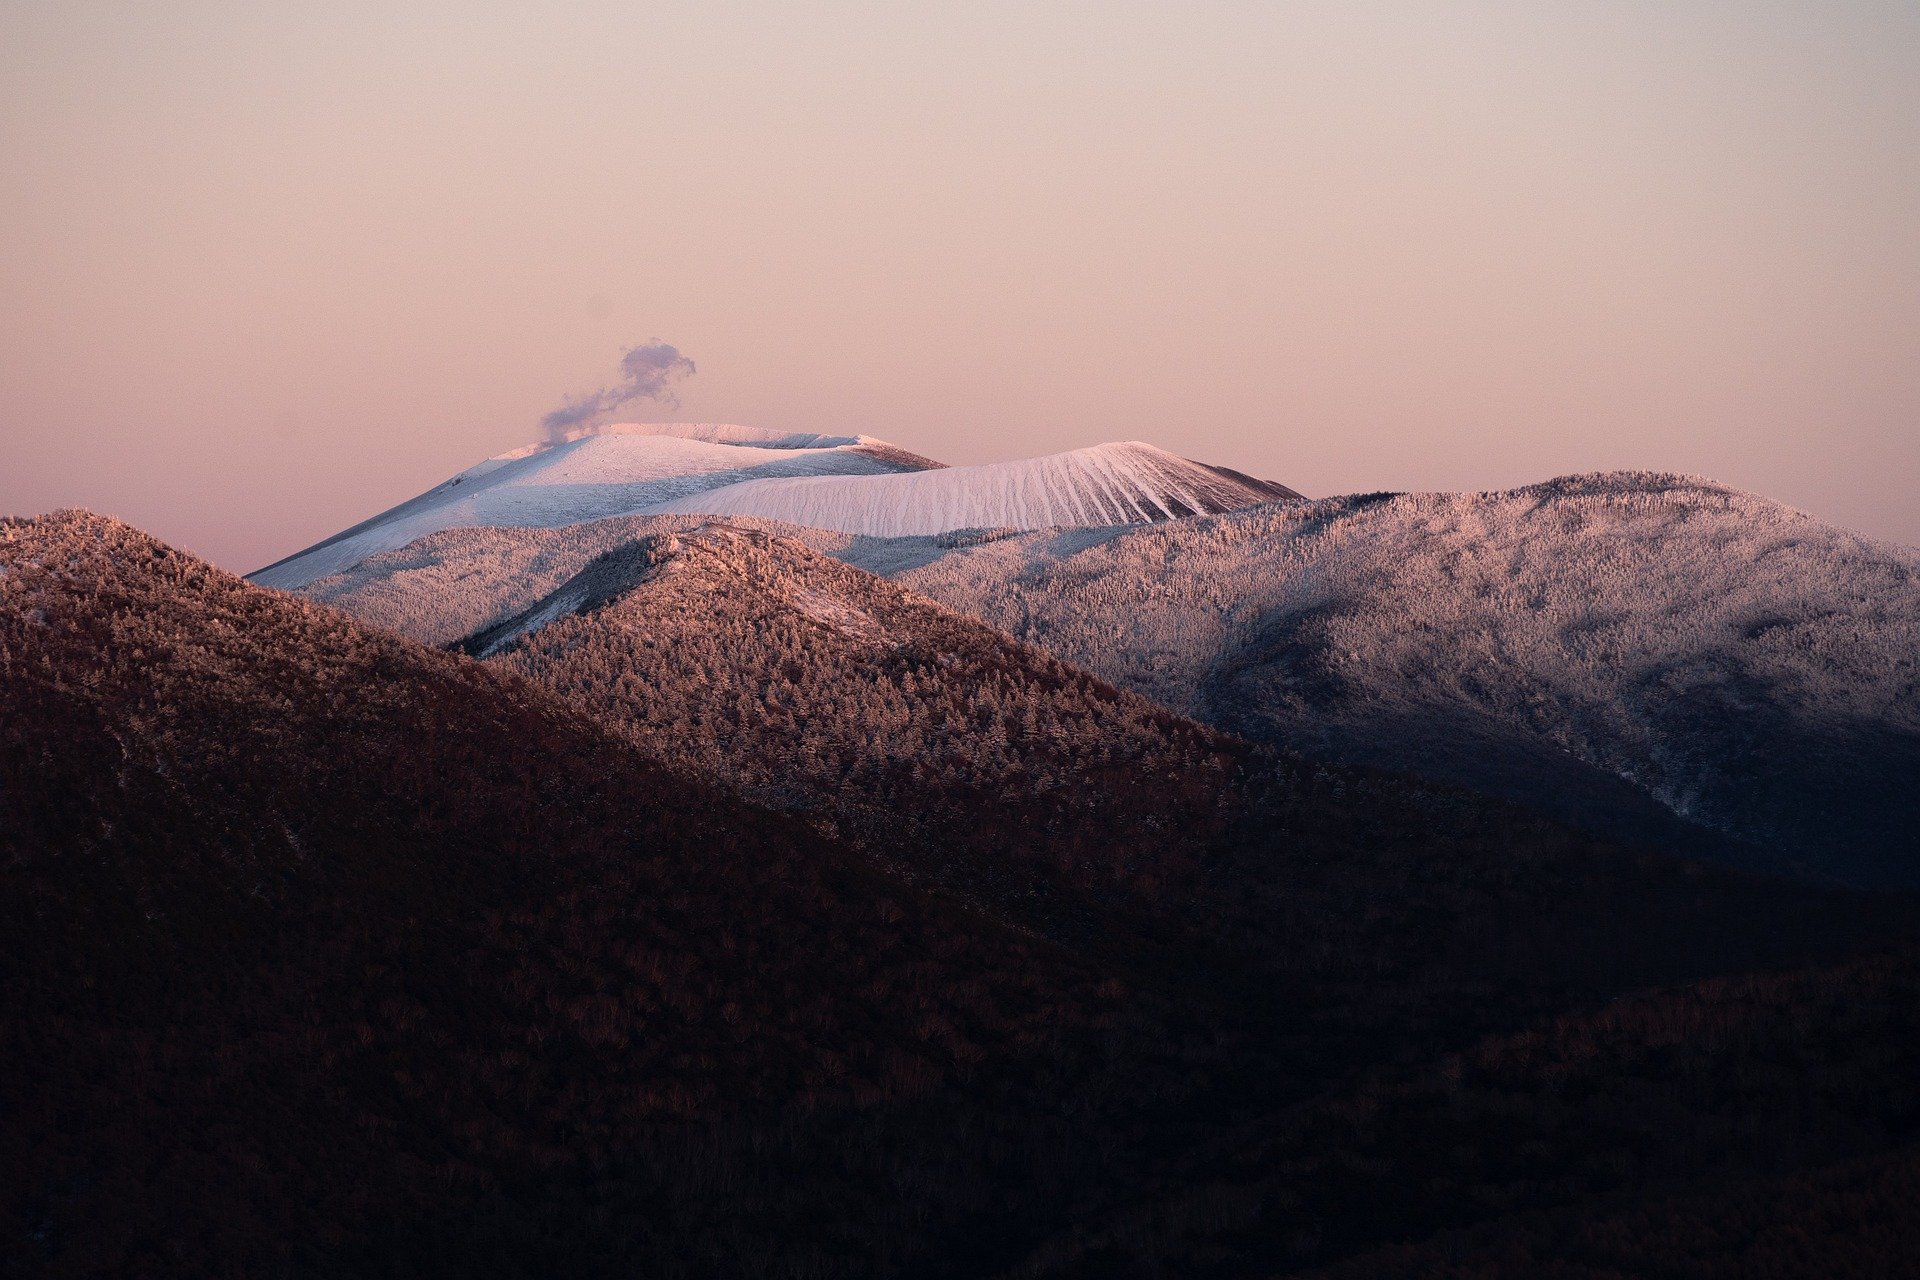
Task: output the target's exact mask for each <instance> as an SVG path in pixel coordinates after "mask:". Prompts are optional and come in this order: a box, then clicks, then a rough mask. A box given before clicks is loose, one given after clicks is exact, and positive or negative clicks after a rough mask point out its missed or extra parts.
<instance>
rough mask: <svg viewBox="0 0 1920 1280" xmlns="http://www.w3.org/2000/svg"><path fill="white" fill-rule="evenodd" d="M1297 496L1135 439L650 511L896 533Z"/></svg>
mask: <svg viewBox="0 0 1920 1280" xmlns="http://www.w3.org/2000/svg"><path fill="white" fill-rule="evenodd" d="M1299 500H1300V495H1299V494H1297V493H1295V492H1294V491H1293V490H1291V489H1289V488H1286V487H1285V486H1284V485H1278V484H1272V483H1270V482H1268V481H1265V480H1255V479H1254V478H1252V477H1251V476H1245V475H1241V474H1240V473H1239V472H1237V471H1230V470H1228V469H1226V468H1224V467H1211V466H1207V465H1206V464H1204V463H1199V462H1191V461H1189V460H1187V459H1186V458H1181V457H1176V456H1175V455H1173V454H1171V453H1168V452H1166V451H1165V450H1164V449H1156V448H1155V447H1154V446H1152V445H1150V444H1145V443H1142V442H1141V441H1138V440H1128V441H1123V442H1120V443H1115V444H1098V445H1094V446H1092V447H1091V448H1087V449H1075V450H1072V451H1071V452H1068V453H1056V454H1051V455H1049V456H1047V457H1043V458H1022V459H1019V460H1018V461H1013V462H990V463H985V464H982V465H979V466H968V467H944V468H941V469H940V470H938V471H919V472H903V473H898V474H894V475H888V476H791V477H780V478H769V479H755V480H749V481H745V482H743V483H740V484H734V485H729V486H727V487H726V488H725V489H714V490H709V491H707V492H703V493H697V494H691V495H689V496H687V497H684V498H676V499H673V500H671V501H668V502H663V503H661V504H659V506H657V507H655V508H654V510H655V511H660V512H698V513H702V514H708V515H737V516H759V517H761V518H763V519H767V520H781V521H785V522H786V523H788V524H797V525H804V526H806V527H808V528H814V529H833V530H837V531H839V532H841V533H857V534H864V535H867V536H869V537H881V538H892V537H902V536H910V535H915V534H936V533H944V532H947V531H949V530H954V529H993V528H1003V529H1046V528H1053V527H1097V526H1104V525H1125V524H1148V523H1153V522H1156V521H1161V520H1172V519H1178V518H1179V517H1182V516H1193V515H1211V514H1214V513H1216V512H1221V511H1236V510H1239V509H1240V508H1242V507H1249V506H1255V505H1258V504H1260V503H1264V502H1275V501H1299Z"/></svg>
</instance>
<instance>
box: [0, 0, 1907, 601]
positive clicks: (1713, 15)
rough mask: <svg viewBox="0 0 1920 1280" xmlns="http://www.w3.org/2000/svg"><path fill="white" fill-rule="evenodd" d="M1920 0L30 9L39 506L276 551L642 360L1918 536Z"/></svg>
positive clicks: (806, 423)
mask: <svg viewBox="0 0 1920 1280" xmlns="http://www.w3.org/2000/svg"><path fill="white" fill-rule="evenodd" d="M1916 67H1920V5H1915V4H1913V3H1911V0H1898V2H1893V0H1888V2H1884V3H1882V2H1874V0H1809V2H1806V3H1799V2H1795V3H1784V2H1779V0H1738V2H1735V0H1729V2H1727V3H1706V2H1703V0H1700V2H1694V3H1687V2H1686V0H1666V2H1664V3H1654V2H1651V0H1649V2H1646V3H1637V2H1625V0H1622V2H1618V3H1605V4H1601V3H1583V2H1581V0H1565V2H1556V3H1554V4H1540V3H1538V2H1537V0H1505V2H1495V0H1487V2H1485V3H1449V4H1440V3H1411V2H1400V3H1390V2H1386V0H1328V2H1326V3H1319V2H1313V0H1300V2H1297V3H1295V2H1287V0H1270V2H1268V3H1252V2H1251V0H1237V2H1227V0H1218V2H1214V0H1184V2H1182V3H1166V4H1139V3H1129V2H1128V0H1102V2H1100V3H1089V4H1046V3H1019V4H1000V3H993V2H991V0H970V2H968V3H959V4H951V5H944V4H932V3H918V4H911V5H899V4H878V3H872V4H815V5H802V4H793V3H787V4H729V3H724V2H718V3H715V2H704V3H701V4H698V5H686V4H681V5H672V6H653V5H648V4H637V3H632V2H630V0H626V2H622V3H617V4H614V3H606V4H600V3H592V4H573V5H567V4H553V3H543V4H527V5H514V4H487V3H481V2H469V3H462V4H446V5H439V4H410V3H406V0H385V2H384V3H378V4H357V3H353V2H352V0H344V2H343V0H336V2H334V3H329V4H326V5H306V4H300V5H295V4H291V3H264V4H263V3H260V2H259V0H253V2H252V3H218V4H215V3H195V2H193V0H168V2H164V3H162V2H153V3H123V4H114V5H104V4H92V3H87V0H52V2H43V0H0V172H3V173H4V174H5V175H6V177H5V180H4V182H0V299H3V300H4V303H3V305H0V513H10V514H31V513H34V512H37V511H43V510H49V509H53V508H56V507H62V506H76V505H77V506H86V507H90V508H92V509H94V510H96V511H101V512H106V513H109V514H112V515H116V516H119V517H121V518H123V519H126V520H129V521H131V522H133V523H135V524H137V525H140V526H141V527H143V528H146V529H148V530H149V531H151V532H153V533H155V534H157V535H158V536H160V537H162V538H165V539H167V540H168V541H171V542H174V543H176V544H178V545H181V546H184V547H186V548H189V549H191V550H194V551H198V552H200V553H202V554H204V555H207V556H208V557H210V558H212V559H213V560H215V561H216V562H218V563H220V564H222V565H225V566H226V567H228V568H232V569H237V570H243V571H244V570H249V569H253V568H257V567H259V566H260V565H263V564H265V563H267V562H269V561H271V560H274V559H277V558H278V557H280V556H282V555H285V554H288V553H290V552H292V551H295V550H297V549H299V548H301V547H303V546H306V545H307V544H309V543H312V542H314V541H316V540H318V539H319V538H322V537H324V536H326V535H328V534H330V533H333V532H334V531H336V530H338V529H340V528H342V527H344V526H346V525H348V524H351V523H354V522H356V521H358V520H360V519H363V518H364V517H366V516H368V515H371V514H372V513H374V512H375V511H378V510H381V509H383V508H385V507H387V506H390V505H392V504H393V503H395V502H398V501H401V500H403V499H405V498H407V497H410V496H411V495H413V494H415V493H417V492H419V491H421V490H422V489H425V488H427V487H429V486H431V485H433V484H436V483H438V482H439V481H441V480H443V479H445V478H447V477H448V476H449V475H452V474H453V473H455V472H457V471H459V470H462V469H464V468H465V467H467V466H469V465H471V464H473V463H474V462H476V461H478V460H480V459H481V458H483V457H486V456H488V455H490V454H493V453H497V452H500V451H503V450H506V449H510V448H513V447H516V446H519V445H522V444H525V443H527V442H529V441H532V440H534V439H537V438H539V437H540V435H541V431H542V427H541V424H542V421H543V419H546V418H548V417H549V416H550V415H553V414H554V413H555V412H556V411H563V410H565V409H566V408H567V407H568V406H569V405H577V404H580V403H583V401H584V399H585V398H586V397H590V396H591V395H593V394H594V393H595V392H596V391H597V390H599V389H602V388H606V387H609V386H610V385H613V384H615V383H616V382H617V380H618V379H619V378H620V377H621V376H622V371H621V365H620V361H621V357H622V354H623V353H624V352H626V351H628V350H629V349H631V348H633V347H635V346H636V345H643V344H649V343H652V342H654V341H656V340H657V341H658V342H659V343H662V344H668V345H671V346H672V347H674V348H676V349H677V351H678V352H680V353H684V355H685V356H686V357H689V358H691V360H692V361H693V362H694V363H695V364H696V365H697V373H691V374H689V375H687V376H685V377H680V378H678V380H677V381H676V382H675V383H674V384H673V390H674V392H675V393H677V396H678V400H679V403H678V405H677V407H672V408H654V407H652V406H649V405H647V404H645V403H644V402H642V403H641V404H640V405H639V407H638V409H637V410H636V409H633V407H632V406H626V408H627V409H628V410H629V412H627V413H626V414H625V416H626V417H629V418H639V419H643V420H644V419H648V418H662V419H673V420H683V421H721V422H740V423H746V424H751V425H758V426H766V427H774V428H780V429H785V430H801V431H820V432H828V433H836V434H838V433H852V432H860V433H865V434H868V435H873V436H879V437H882V438H884V439H888V440H892V441H894V442H896V443H898V444H901V445H903V446H905V447H907V448H909V449H912V450H914V451H916V452H920V453H923V454H927V455H929V456H932V457H936V458H940V459H942V460H944V461H947V462H953V463H967V462H983V461H990V460H994V459H999V458H1008V457H1023V456H1031V455H1035V454H1042V453H1050V452H1054V451H1058V450H1062V449H1070V448H1075V447H1078V446H1081V445H1086V444H1092V443H1097V442H1099V441H1103V440H1116V439H1120V440H1124V439H1141V440H1148V441H1151V442H1153V443H1155V444H1158V445H1160V446H1161V447H1163V448H1167V449H1170V450H1172V451H1174V452H1176V453H1181V454H1185V455H1187V456H1189V457H1194V458H1198V459H1201V460H1203V461H1207V462H1212V463H1218V464H1223V465H1227V466H1231V467H1235V468H1237V469H1239V470H1242V471H1247V472H1251V473H1254V474H1258V475H1261V476H1264V477H1267V478H1270V479H1273V480H1277V481H1280V482H1281V483H1284V484H1287V485H1289V486H1291V487H1293V488H1295V489H1298V490H1300V491H1302V492H1305V493H1308V494H1310V495H1315V496H1319V495H1325V494H1333V493H1343V492H1352V491H1361V490H1377V489H1398V490H1410V489H1489V488H1502V487H1509V486H1513V485H1519V484H1525V483H1530V482H1533V481H1538V480H1543V479H1546V478H1548V477H1550V476H1554V475H1559V474H1565V473H1568V472H1575V471H1591V470H1601V469H1613V468H1646V469H1657V470H1669V471H1681V472H1690V473H1695V474H1701V475H1706V476H1710V477H1713V478H1715V479H1718V480H1722V481H1725V482H1727V483H1731V484H1734V485H1737V486H1740V487H1742V488H1746V489H1751V490H1754V491H1757V492H1760V493H1764V494H1766V495H1769V496H1771V497H1774V498H1777V499H1780V500H1782V501H1785V502H1787V503H1790V504H1792V505H1794V506H1797V507H1801V508H1803V509H1806V510H1808V511H1811V512H1813V513H1815V514H1816V515H1819V516H1821V517H1823V518H1825V519H1828V520H1831V521H1833V522H1835V523H1838V524H1841V525H1845V526H1848V527H1851V528H1855V529H1859V530H1862V531H1864V532H1867V533H1869V534H1872V535H1875V536H1878V537H1882V538H1887V539H1892V540H1895V541H1899V542H1904V543H1908V544H1916V545H1920V497H1916V495H1920V75H1917V74H1915V71H1914V69H1915V68H1916Z"/></svg>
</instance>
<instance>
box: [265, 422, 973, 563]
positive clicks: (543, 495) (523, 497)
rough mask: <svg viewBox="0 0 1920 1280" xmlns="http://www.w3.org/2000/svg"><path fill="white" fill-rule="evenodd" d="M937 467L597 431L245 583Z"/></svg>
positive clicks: (839, 440) (487, 469)
mask: <svg viewBox="0 0 1920 1280" xmlns="http://www.w3.org/2000/svg"><path fill="white" fill-rule="evenodd" d="M938 465H939V464H937V463H934V462H930V461H928V460H927V459H925V458H920V457H916V456H915V455H913V454H910V453H907V452H906V451H905V450H903V449H899V448H897V447H895V446H893V445H890V444H887V443H886V442H885V441H882V440H874V439H871V438H870V437H867V436H821V435H813V434H808V433H795V432H775V431H762V430H758V429H756V428H753V427H740V426H732V425H726V424H694V423H653V424H632V423H630V424H623V425H619V426H612V427H600V428H596V429H593V430H590V431H584V432H579V433H575V434H572V435H570V436H568V437H566V438H563V439H561V440H558V441H551V442H546V443H541V444H534V445H528V446H526V447H525V448H522V449H516V450H514V451H512V452H511V453H503V454H500V455H499V456H498V457H493V458H489V459H487V460H486V461H485V462H482V463H480V464H479V465H478V466H474V467H470V468H468V469H467V470H465V471H462V472H461V473H460V474H459V475H457V476H454V477H453V478H452V479H451V480H448V481H446V482H445V483H443V484H440V485H437V486H435V487H434V488H432V489H429V490H428V491H427V492H425V493H423V494H421V495H420V496H419V497H417V498H411V499H409V500H407V501H406V502H403V503H401V504H400V505H399V506H397V507H394V508H393V509H391V510H389V511H384V512H382V513H380V514H379V515H377V516H374V517H372V518H371V519H369V520H365V521H362V522H361V523H360V524H357V525H354V526H353V527H352V528H350V529H345V530H343V531H341V532H340V533H337V534H335V535H334V536H333V537H331V538H328V539H326V540H325V541H324V542H320V543H317V544H315V545H314V546H311V547H308V548H307V549H306V550H305V551H301V552H298V553H296V554H294V555H291V556H288V557H287V558H286V559H284V560H280V561H277V562H275V563H274V564H271V565H268V566H267V567H266V568H264V569H261V570H259V571H258V572H256V573H255V574H254V575H253V578H254V580H255V581H256V582H259V583H261V584H262V585H264V586H270V587H282V588H287V589H292V588H296V587H300V586H304V585H305V584H307V583H308V582H311V581H313V580H314V579H315V578H319V577H324V576H326V575H327V574H330V573H337V572H339V571H340V570H342V569H345V568H347V567H349V566H351V565H353V564H355V563H357V562H359V561H361V560H364V559H365V558H366V557H368V556H370V555H373V554H375V553H377V552H380V551H386V550H390V549H392V548H395V547H401V546H405V545H406V544H407V543H409V542H412V541H413V540H414V539H415V538H419V537H422V536H424V535H426V534H429V533H433V532H435V531H437V530H440V529H450V528H457V527H462V526H469V525H500V526H507V527H528V526H531V527H536V528H552V527H557V526H561V525H569V524H577V523H579V522H581V521H584V520H595V519H600V518H602V517H605V516H614V515H622V514H625V513H627V512H631V511H639V510H643V509H646V508H650V507H655V506H658V505H659V504H660V503H662V502H664V501H667V500H668V499H671V498H676V497H685V496H686V495H688V494H691V493H695V492H698V491H699V490H702V489H710V488H718V487H722V486H726V485H732V484H735V483H738V482H740V481H743V480H746V479H749V478H751V477H757V476H791V475H825V474H853V475H875V474H885V473H890V472H895V471H902V470H914V469H918V468H923V467H937V466H938Z"/></svg>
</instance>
